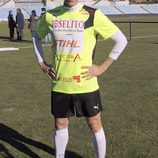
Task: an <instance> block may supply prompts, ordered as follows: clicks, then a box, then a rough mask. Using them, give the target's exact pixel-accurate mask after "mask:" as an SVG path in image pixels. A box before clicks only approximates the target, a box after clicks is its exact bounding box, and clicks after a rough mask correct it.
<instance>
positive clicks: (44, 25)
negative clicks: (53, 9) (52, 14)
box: [36, 12, 50, 39]
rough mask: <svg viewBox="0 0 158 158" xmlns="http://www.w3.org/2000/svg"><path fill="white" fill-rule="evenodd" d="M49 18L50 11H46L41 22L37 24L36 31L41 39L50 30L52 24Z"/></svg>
mask: <svg viewBox="0 0 158 158" xmlns="http://www.w3.org/2000/svg"><path fill="white" fill-rule="evenodd" d="M47 19H48V13H47V12H46V13H45V14H44V15H43V17H42V19H40V20H39V23H38V24H37V27H36V32H37V34H38V36H39V38H40V39H43V38H44V37H45V36H46V35H47V34H48V33H49V32H50V27H49V25H50V24H49V21H48V20H47Z"/></svg>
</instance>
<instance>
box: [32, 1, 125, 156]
mask: <svg viewBox="0 0 158 158" xmlns="http://www.w3.org/2000/svg"><path fill="white" fill-rule="evenodd" d="M36 31H37V34H36V36H35V38H34V39H33V43H34V49H35V54H36V56H37V59H38V62H39V65H40V67H41V69H42V70H43V71H44V73H45V74H46V75H47V76H48V77H50V79H51V80H52V93H51V97H52V105H51V106H52V114H53V115H54V120H55V128H56V131H55V135H54V140H55V149H56V158H64V154H65V149H66V145H67V143H68V123H69V117H70V116H73V115H76V116H78V117H82V116H84V117H85V118H86V120H87V123H88V126H89V128H90V130H91V132H92V139H93V145H94V149H95V154H96V157H97V158H105V153H106V140H105V134H104V130H103V127H102V123H101V116H100V111H102V106H101V101H100V94H99V86H98V82H97V76H99V75H101V74H103V73H104V72H105V71H106V70H107V69H108V67H109V66H110V65H111V64H112V63H113V62H114V61H115V60H116V59H117V58H118V56H119V55H120V54H121V52H122V51H123V49H124V48H125V46H126V44H127V40H126V38H125V36H124V35H123V34H122V32H121V31H120V30H119V29H118V28H117V27H116V26H115V25H114V24H113V23H112V22H111V21H110V20H109V19H108V18H107V17H106V16H105V15H103V14H102V13H101V12H100V11H99V10H97V9H93V8H90V7H88V6H85V5H83V4H80V3H79V2H78V0H65V1H64V5H63V6H60V7H57V8H55V9H53V10H51V11H47V12H46V13H45V15H44V17H43V18H42V20H41V21H40V23H39V25H38V27H37V29H36ZM48 32H51V33H52V34H53V36H54V42H53V46H52V53H53V62H52V66H50V65H49V64H48V63H47V62H46V60H45V59H44V55H43V51H42V47H41V43H40V39H42V38H44V36H45V35H46V34H47V33H48ZM98 34H99V35H101V36H102V37H103V38H104V39H107V38H111V39H113V40H114V41H115V45H114V47H113V49H112V51H111V52H110V54H109V57H107V58H106V59H105V60H104V61H103V62H102V63H101V64H100V65H94V64H93V57H94V48H95V44H96V37H97V35H98Z"/></svg>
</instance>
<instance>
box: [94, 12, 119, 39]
mask: <svg viewBox="0 0 158 158" xmlns="http://www.w3.org/2000/svg"><path fill="white" fill-rule="evenodd" d="M94 29H95V31H96V32H97V33H98V34H99V35H100V36H102V37H103V38H104V39H107V38H109V37H111V36H113V35H114V34H115V33H116V32H117V31H118V30H119V29H118V27H117V26H116V25H115V24H114V23H112V21H110V20H109V19H108V18H107V17H106V16H105V15H104V14H103V13H102V12H101V11H100V10H96V12H95V16H94Z"/></svg>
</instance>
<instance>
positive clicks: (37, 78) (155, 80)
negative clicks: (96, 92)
mask: <svg viewBox="0 0 158 158" xmlns="http://www.w3.org/2000/svg"><path fill="white" fill-rule="evenodd" d="M129 19H131V17H130V18H128V17H127V18H118V19H115V20H129ZM133 19H134V20H146V21H155V20H156V17H150V18H149V17H132V20H133ZM0 25H1V28H2V29H1V30H3V32H2V31H1V37H3V38H1V39H0V47H8V46H14V47H19V48H20V50H19V51H12V52H0V158H12V157H14V158H30V157H32V158H36V157H37V158H38V157H40V158H52V157H54V156H53V155H54V147H53V137H52V135H53V132H52V131H53V128H54V123H53V119H52V116H51V113H50V81H49V79H48V78H47V77H46V76H45V75H44V74H43V72H42V71H41V70H40V68H39V66H38V64H37V61H36V58H35V55H34V53H33V48H32V47H31V46H32V43H31V40H30V39H31V38H30V32H29V30H28V29H27V28H25V39H26V41H24V42H21V43H20V42H10V41H8V39H6V37H7V36H8V30H7V24H6V23H5V22H3V23H0ZM117 25H118V26H119V27H120V28H121V30H122V31H123V32H124V33H125V34H126V35H127V36H128V25H126V24H117ZM132 26H133V30H132V31H133V36H134V37H136V36H150V35H158V29H157V24H133V25H132ZM112 45H113V43H112V42H111V40H107V41H98V44H97V53H96V57H95V63H96V64H99V63H101V62H102V61H103V59H104V58H105V57H106V56H107V55H108V53H109V51H110V50H111V48H112ZM26 46H30V48H22V47H26ZM44 50H45V55H46V58H47V59H48V61H50V58H51V56H50V53H49V52H50V47H48V46H46V47H44ZM157 50H158V36H155V37H145V38H133V40H132V41H131V42H129V43H128V46H127V48H126V49H125V51H124V53H123V54H122V55H121V56H120V58H119V59H118V60H117V61H116V62H115V63H114V64H113V65H112V66H111V67H110V68H109V70H108V71H107V72H106V73H104V74H103V75H102V76H100V77H99V83H100V90H101V96H102V103H103V106H104V112H103V113H102V121H103V126H104V129H105V131H106V138H107V158H157V155H158V150H157V147H158V134H157V131H158V123H157V122H158V106H157V105H158V97H157V96H158V71H157V67H158V62H157V59H158V52H157ZM69 132H70V140H69V144H68V147H67V150H68V152H67V157H68V158H80V157H83V158H94V152H93V150H92V144H91V138H90V135H89V131H88V129H87V125H86V123H85V119H84V118H75V117H73V118H71V119H70V127H69Z"/></svg>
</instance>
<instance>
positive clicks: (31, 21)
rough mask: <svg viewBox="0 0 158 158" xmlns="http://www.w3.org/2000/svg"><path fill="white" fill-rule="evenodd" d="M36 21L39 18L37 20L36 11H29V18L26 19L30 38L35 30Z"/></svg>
mask: <svg viewBox="0 0 158 158" xmlns="http://www.w3.org/2000/svg"><path fill="white" fill-rule="evenodd" d="M38 20H39V18H38V16H37V15H36V11H35V10H32V11H31V15H30V18H29V19H28V28H29V29H30V31H31V36H32V37H33V36H34V32H35V29H36V25H37V22H38Z"/></svg>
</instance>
